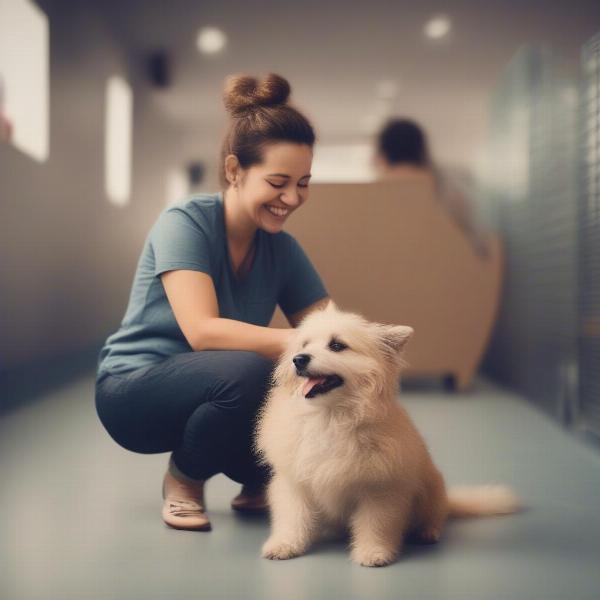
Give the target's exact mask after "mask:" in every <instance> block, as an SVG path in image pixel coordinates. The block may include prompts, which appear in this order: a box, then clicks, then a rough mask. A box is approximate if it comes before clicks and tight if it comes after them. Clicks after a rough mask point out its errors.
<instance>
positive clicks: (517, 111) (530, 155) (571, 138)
mask: <svg viewBox="0 0 600 600" xmlns="http://www.w3.org/2000/svg"><path fill="white" fill-rule="evenodd" d="M575 81H576V79H575V76H574V74H573V73H571V72H570V71H569V69H568V68H567V66H566V65H565V63H564V62H563V61H562V60H561V59H560V57H558V56H557V55H556V54H555V53H554V52H553V51H552V50H551V49H550V48H548V47H545V46H528V47H524V48H522V49H521V50H520V51H519V52H518V53H517V54H516V55H515V57H514V59H513V60H512V61H511V63H510V64H509V65H508V66H507V68H506V71H505V73H504V75H503V77H502V80H501V81H500V82H499V85H498V87H497V90H496V93H495V97H494V101H493V109H492V128H491V138H492V139H491V155H490V161H489V162H490V164H491V165H492V168H491V170H490V172H489V173H488V184H487V185H486V188H487V194H486V195H487V204H488V214H491V215H493V220H494V225H495V227H496V229H498V230H499V231H500V233H501V235H502V237H503V239H504V244H505V252H506V272H505V283H504V291H503V302H502V308H501V312H500V315H499V320H498V323H497V326H496V329H495V332H494V336H493V339H492V343H491V345H490V349H489V351H488V354H487V356H486V360H485V363H484V369H485V371H486V372H488V373H489V374H491V375H492V376H493V377H495V378H496V379H499V380H500V381H502V382H504V383H507V384H509V385H511V386H512V387H514V388H516V389H518V390H520V391H522V392H523V393H524V394H525V395H526V396H527V397H528V398H530V399H531V400H533V401H534V402H535V403H536V404H538V405H540V406H541V407H542V408H544V409H545V410H546V411H547V412H549V413H551V414H552V415H553V416H555V417H557V418H559V419H561V420H564V419H565V415H566V414H567V413H570V412H571V407H570V402H571V400H572V399H573V394H571V393H570V390H569V384H570V382H571V381H572V377H571V374H572V372H573V369H574V368H576V365H577V306H578V298H577V288H578V286H577V253H578V242H577V225H578V217H577V212H578V192H577V173H578V170H577V148H578V146H577V141H578V137H577V106H578V92H577V87H576V85H575Z"/></svg>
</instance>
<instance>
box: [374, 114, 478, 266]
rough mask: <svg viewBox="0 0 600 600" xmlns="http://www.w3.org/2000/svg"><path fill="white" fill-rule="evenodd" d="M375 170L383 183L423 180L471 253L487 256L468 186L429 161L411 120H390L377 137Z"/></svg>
mask: <svg viewBox="0 0 600 600" xmlns="http://www.w3.org/2000/svg"><path fill="white" fill-rule="evenodd" d="M374 164H375V170H376V172H377V175H378V177H379V178H380V179H382V180H387V181H393V180H398V181H407V180H408V181H425V182H430V183H432V184H433V186H434V190H435V196H436V199H437V200H438V201H439V202H440V204H441V205H442V207H443V208H444V209H445V210H446V211H447V212H448V214H449V215H450V216H451V217H452V219H453V220H454V222H455V223H456V224H457V225H458V226H459V227H460V229H461V230H462V232H463V233H464V234H465V235H466V236H467V238H468V239H469V241H470V243H471V245H472V247H473V250H474V252H475V253H476V254H477V255H479V256H481V257H487V256H489V241H488V237H487V230H486V228H485V227H484V226H483V225H482V223H481V222H480V221H479V218H478V215H477V211H476V209H475V206H474V205H473V202H472V200H471V198H470V197H469V194H468V192H467V185H466V184H465V182H464V181H460V180H459V178H458V177H456V176H451V175H450V173H448V172H444V171H442V169H440V168H439V167H438V166H437V165H436V164H435V163H434V162H433V160H432V158H431V155H430V152H429V145H428V143H427V136H426V134H425V132H424V131H423V129H422V128H421V127H420V126H419V125H418V124H417V123H416V122H415V121H412V120H410V119H390V120H389V121H388V122H387V123H386V124H385V125H384V127H383V128H382V129H381V131H380V132H379V134H378V136H377V142H376V153H375V157H374Z"/></svg>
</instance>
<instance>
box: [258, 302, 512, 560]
mask: <svg viewBox="0 0 600 600" xmlns="http://www.w3.org/2000/svg"><path fill="white" fill-rule="evenodd" d="M412 334H413V330H412V329H411V328H410V327H405V326H392V325H382V324H378V323H370V322H368V321H366V320H365V319H364V318H362V317H361V316H359V315H356V314H352V313H346V312H341V311H339V310H338V309H337V308H336V307H335V305H334V304H333V303H332V302H331V303H330V304H329V305H328V306H327V308H325V309H324V310H319V311H315V312H313V313H311V314H310V315H308V317H306V318H305V319H304V321H303V322H302V323H301V324H300V326H299V327H298V328H297V329H296V334H295V337H294V339H293V341H292V343H291V344H290V346H289V348H288V350H287V351H286V352H285V354H284V355H283V356H282V357H281V359H280V361H279V362H278V364H277V367H276V369H275V371H274V374H273V382H274V386H273V387H272V389H271V391H270V392H269V395H268V397H267V399H266V401H265V404H264V405H263V407H262V408H261V410H260V411H259V413H258V415H257V426H256V436H255V440H254V447H255V451H256V452H257V454H258V455H259V456H260V458H261V461H262V462H263V464H268V465H269V466H270V468H271V471H272V477H271V480H270V481H269V484H268V487H267V499H268V502H269V506H270V512H271V528H272V531H271V536H270V537H269V539H268V540H267V541H266V542H265V543H264V545H263V547H262V556H263V557H265V558H270V559H287V558H292V557H294V556H299V555H301V554H303V553H304V552H306V550H307V549H308V548H309V546H310V545H311V543H313V542H314V541H316V540H317V539H319V538H321V539H322V538H323V537H324V536H328V535H330V534H331V533H342V532H343V531H346V530H348V529H349V530H350V534H351V559H352V560H353V561H354V562H356V563H358V564H360V565H364V566H369V567H375V566H384V565H388V564H390V563H391V562H393V561H394V560H395V559H396V558H397V556H398V554H399V552H400V549H401V545H402V542H403V539H405V538H406V537H407V536H411V538H417V539H418V540H420V541H422V542H425V543H433V542H437V541H438V540H439V538H440V535H441V532H442V528H443V525H444V523H445V521H446V519H447V518H448V517H450V516H478V515H500V514H508V513H511V512H515V511H516V510H517V508H518V501H517V499H516V498H515V496H514V495H513V493H512V492H511V491H510V489H508V488H507V487H505V486H501V485H491V486H477V487H462V488H452V489H451V490H449V491H448V492H447V490H446V487H445V484H444V479H443V477H442V475H441V474H440V472H439V471H438V470H437V468H436V467H435V465H434V464H433V462H432V460H431V456H430V455H429V452H428V450H427V447H426V445H425V442H424V441H423V438H422V437H421V435H420V434H419V432H418V431H417V429H416V428H415V426H414V424H413V423H412V421H411V419H410V417H409V416H408V414H407V413H406V411H405V410H404V409H403V408H402V407H401V406H400V405H399V404H398V402H397V394H398V380H399V375H400V371H401V369H402V367H404V366H406V364H405V363H404V361H403V359H402V354H403V349H404V347H405V345H406V343H407V341H408V340H409V339H410V337H411V336H412Z"/></svg>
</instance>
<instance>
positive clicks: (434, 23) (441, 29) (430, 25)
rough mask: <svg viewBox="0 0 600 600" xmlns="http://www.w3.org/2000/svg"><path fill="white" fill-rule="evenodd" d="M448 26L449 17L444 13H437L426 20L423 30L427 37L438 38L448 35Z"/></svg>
mask: <svg viewBox="0 0 600 600" xmlns="http://www.w3.org/2000/svg"><path fill="white" fill-rule="evenodd" d="M450 27H451V25H450V19H449V18H448V17H446V16H444V15H439V16H437V17H433V19H430V20H429V21H427V23H426V24H425V29H424V31H425V35H426V36H427V37H428V38H431V39H432V40H439V39H441V38H444V37H446V36H447V35H448V33H449V31H450Z"/></svg>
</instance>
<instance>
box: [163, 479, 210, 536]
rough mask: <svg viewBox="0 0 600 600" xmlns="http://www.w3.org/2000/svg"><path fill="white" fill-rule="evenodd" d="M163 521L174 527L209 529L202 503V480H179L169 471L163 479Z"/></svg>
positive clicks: (197, 529)
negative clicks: (193, 481)
mask: <svg viewBox="0 0 600 600" xmlns="http://www.w3.org/2000/svg"><path fill="white" fill-rule="evenodd" d="M162 496H163V498H164V503H163V507H162V518H163V521H164V522H165V523H166V524H167V525H169V527H173V528H174V529H191V530H193V531H210V529H211V525H210V521H209V520H208V516H207V514H206V508H205V504H204V481H199V482H198V483H187V482H184V481H179V479H176V478H175V477H173V475H171V473H170V472H169V471H167V472H166V473H165V477H164V480H163V492H162Z"/></svg>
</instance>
